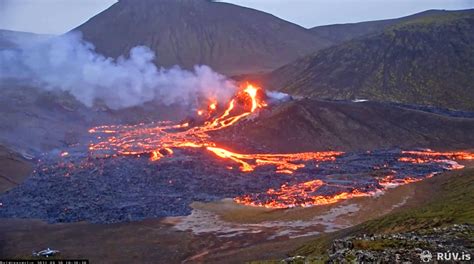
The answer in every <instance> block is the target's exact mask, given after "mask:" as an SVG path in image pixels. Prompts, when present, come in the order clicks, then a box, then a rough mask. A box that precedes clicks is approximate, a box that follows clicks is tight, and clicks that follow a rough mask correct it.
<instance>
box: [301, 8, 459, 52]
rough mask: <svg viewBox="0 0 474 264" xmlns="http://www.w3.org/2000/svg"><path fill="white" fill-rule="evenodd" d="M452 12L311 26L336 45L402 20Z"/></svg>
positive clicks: (433, 11) (432, 12) (381, 29)
mask: <svg viewBox="0 0 474 264" xmlns="http://www.w3.org/2000/svg"><path fill="white" fill-rule="evenodd" d="M450 12H453V11H444V10H427V11H424V12H421V13H417V14H413V15H410V16H406V17H401V18H395V19H385V20H376V21H367V22H359V23H347V24H334V25H326V26H318V27H314V28H311V29H310V30H311V32H313V34H315V35H316V36H318V37H320V38H324V39H327V40H330V41H331V42H332V44H333V45H335V44H340V43H342V42H345V41H348V40H351V39H355V38H358V37H362V36H365V35H370V34H377V33H382V32H383V30H384V29H386V28H388V27H389V26H392V25H395V24H397V23H400V22H404V21H409V20H412V19H417V18H422V17H427V16H434V15H443V14H446V13H450Z"/></svg>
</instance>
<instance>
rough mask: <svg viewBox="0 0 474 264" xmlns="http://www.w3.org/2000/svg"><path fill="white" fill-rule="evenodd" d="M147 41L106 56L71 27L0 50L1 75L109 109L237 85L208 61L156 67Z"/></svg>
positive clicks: (217, 93)
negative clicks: (68, 30)
mask: <svg viewBox="0 0 474 264" xmlns="http://www.w3.org/2000/svg"><path fill="white" fill-rule="evenodd" d="M154 59H155V54H154V53H153V52H152V51H151V50H150V49H149V48H148V47H145V46H137V47H134V48H132V49H131V50H130V55H129V57H128V58H125V57H119V58H117V59H111V58H106V57H104V56H103V55H100V54H98V53H96V52H95V50H94V46H93V45H92V44H91V43H88V42H86V41H84V40H83V39H82V36H81V34H80V33H69V34H66V35H62V36H59V37H53V38H50V39H48V40H43V41H39V42H36V43H33V44H28V45H27V44H25V43H21V44H20V46H19V47H18V48H15V49H7V50H1V51H0V80H1V79H5V78H13V79H19V80H22V81H24V82H28V83H30V84H33V85H35V86H37V87H41V88H44V89H48V90H52V89H60V90H63V91H68V92H70V93H71V94H72V95H74V96H75V97H76V98H77V99H78V100H80V101H81V102H82V103H84V104H85V105H87V106H92V105H93V103H94V101H95V100H98V99H99V100H103V101H104V102H105V103H106V104H107V106H109V107H110V108H112V109H118V108H124V107H130V106H135V105H140V104H142V103H144V102H147V101H152V100H158V101H160V102H162V103H164V104H172V103H181V104H184V105H193V104H194V103H195V102H196V98H213V99H216V100H218V101H224V100H227V99H228V98H229V97H230V96H231V95H232V94H233V93H234V91H235V85H234V83H232V82H231V81H229V80H228V79H226V78H225V77H224V76H222V75H220V74H218V73H216V72H214V71H212V70H211V68H209V67H208V66H195V67H194V71H186V70H183V69H180V68H179V67H178V66H175V67H173V68H171V69H163V68H160V69H158V68H157V67H156V66H155V64H154V63H153V60H154Z"/></svg>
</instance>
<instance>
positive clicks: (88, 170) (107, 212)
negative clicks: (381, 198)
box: [0, 149, 446, 223]
mask: <svg viewBox="0 0 474 264" xmlns="http://www.w3.org/2000/svg"><path fill="white" fill-rule="evenodd" d="M69 151H70V152H69V153H70V154H69V156H67V157H65V158H62V159H60V160H58V156H57V155H56V156H55V155H53V154H49V155H46V156H44V157H43V158H42V160H41V162H40V164H39V166H38V167H37V168H36V170H35V172H34V173H33V175H32V176H31V177H29V178H28V179H27V180H26V181H25V182H24V183H23V184H21V185H19V186H17V187H16V188H14V189H12V190H10V191H8V192H6V193H4V194H3V195H1V196H0V203H2V206H0V217H8V218H12V217H15V218H40V219H43V220H46V221H48V222H51V223H56V222H76V221H89V222H95V223H113V222H126V221H135V220H142V219H145V218H154V217H165V216H179V215H187V214H189V213H190V212H191V208H190V207H189V205H190V204H191V203H192V202H193V201H205V202H207V201H216V200H220V199H222V198H233V197H237V196H243V195H248V197H251V198H252V199H256V200H257V201H259V202H266V201H268V200H269V199H276V200H278V199H279V197H274V196H272V194H268V193H267V192H266V191H267V190H268V189H275V190H277V189H279V188H280V187H281V186H282V185H284V184H285V185H287V186H292V185H297V184H299V183H303V182H307V181H312V180H315V179H318V180H322V181H323V182H324V184H325V185H324V186H322V187H321V188H319V189H318V190H316V191H315V192H314V193H310V195H334V194H338V193H341V192H351V191H353V190H360V191H364V192H375V191H377V190H380V189H383V188H382V187H381V186H380V185H379V182H378V180H379V179H380V178H379V177H380V176H385V175H388V174H390V175H393V174H394V171H398V173H396V174H395V175H394V177H395V178H396V179H405V178H406V177H412V178H413V177H415V178H417V179H423V178H424V177H427V176H429V175H431V174H432V173H436V172H441V171H444V170H445V169H446V164H445V163H442V162H429V163H424V164H412V163H405V162H400V161H399V160H398V158H399V157H400V155H401V153H400V151H399V150H392V151H376V152H362V153H348V154H345V155H343V156H341V157H339V158H337V159H336V160H335V161H324V162H323V161H321V162H311V161H310V162H308V164H307V166H306V167H305V168H304V169H300V170H298V171H296V172H295V173H294V174H292V175H289V174H280V173H275V168H273V167H267V168H259V169H258V170H256V171H254V172H251V173H243V172H240V171H239V170H237V169H233V170H229V169H227V166H230V165H233V166H235V164H234V163H232V162H227V161H224V160H220V159H218V158H216V157H214V156H211V154H209V153H208V152H206V151H205V150H180V151H176V152H175V154H174V155H173V156H172V157H170V158H164V159H162V160H160V161H157V162H151V161H150V160H149V159H148V157H143V156H142V157H138V156H136V157H134V156H128V157H123V156H119V157H114V158H94V157H91V156H88V155H85V154H83V153H84V151H85V150H84V149H70V150H69ZM56 154H57V153H56ZM297 199H300V198H298V197H297Z"/></svg>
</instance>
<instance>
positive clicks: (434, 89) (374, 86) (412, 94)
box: [262, 10, 474, 110]
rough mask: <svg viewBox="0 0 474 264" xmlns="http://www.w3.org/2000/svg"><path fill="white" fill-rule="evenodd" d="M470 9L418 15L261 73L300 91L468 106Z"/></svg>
mask: <svg viewBox="0 0 474 264" xmlns="http://www.w3.org/2000/svg"><path fill="white" fill-rule="evenodd" d="M473 43H474V10H466V11H458V12H446V13H442V14H441V15H440V14H435V15H432V16H422V17H419V18H415V19H412V20H409V21H404V22H401V23H398V24H395V25H392V26H390V27H388V28H386V29H385V30H383V32H382V33H380V34H376V35H370V36H366V37H361V38H357V39H354V40H351V41H348V42H345V43H342V44H340V45H337V46H334V47H330V48H327V49H324V50H321V51H318V52H316V53H314V54H312V55H310V56H306V57H305V58H302V59H299V60H296V61H294V62H293V63H290V64H288V65H286V66H283V67H281V68H279V69H277V70H275V71H274V72H272V73H270V74H268V75H266V76H264V77H263V81H262V82H263V84H264V85H265V86H266V87H268V88H269V89H276V90H281V91H284V92H287V93H291V94H294V95H301V96H309V97H318V98H331V99H355V98H365V99H371V100H378V101H395V102H403V103H412V104H422V105H433V106H439V107H447V108H455V109H464V110H474V86H473V84H474V74H472V73H473V72H474V45H473Z"/></svg>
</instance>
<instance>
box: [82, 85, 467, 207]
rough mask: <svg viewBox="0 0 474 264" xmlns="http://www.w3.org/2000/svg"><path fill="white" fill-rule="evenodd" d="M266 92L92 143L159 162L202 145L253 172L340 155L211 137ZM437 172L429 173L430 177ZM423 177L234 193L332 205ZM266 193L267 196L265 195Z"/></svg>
mask: <svg viewBox="0 0 474 264" xmlns="http://www.w3.org/2000/svg"><path fill="white" fill-rule="evenodd" d="M266 106H267V104H266V103H265V101H264V92H263V90H262V89H261V88H259V87H256V86H253V85H251V84H248V85H247V86H246V87H243V88H242V89H241V90H240V91H239V92H238V93H237V94H236V95H235V97H234V98H233V99H232V100H231V101H230V102H229V103H228V105H226V106H225V107H224V106H220V105H218V103H217V101H216V100H210V102H209V104H208V105H207V106H206V107H204V108H203V109H199V110H197V113H196V114H197V120H201V122H196V120H194V121H190V122H183V123H179V124H173V123H171V122H158V123H154V124H148V125H146V124H139V125H136V126H100V127H95V128H92V129H91V130H90V131H89V132H90V133H93V134H96V135H97V139H99V142H97V143H93V144H91V145H90V146H89V150H90V151H91V152H92V153H93V154H94V155H96V156H102V157H113V156H118V155H143V154H147V155H150V160H151V161H158V160H160V159H162V158H164V157H166V156H169V155H173V153H174V152H175V151H174V150H176V149H184V148H199V149H203V150H206V151H209V152H210V153H212V154H213V155H215V156H216V157H218V158H221V159H224V160H227V161H229V162H231V163H234V164H235V165H237V166H230V167H229V168H230V169H234V168H238V169H239V170H240V171H241V172H252V171H254V170H256V169H257V168H259V167H263V166H265V167H268V166H273V167H274V172H275V173H280V174H293V173H295V172H296V171H297V170H300V169H302V168H304V167H305V166H306V164H307V163H308V162H316V163H317V162H322V161H332V160H336V159H337V158H338V157H339V156H341V155H343V154H344V153H342V152H336V151H327V152H305V153H293V154H243V153H237V152H233V151H231V150H229V149H226V148H224V147H222V146H219V145H218V144H216V143H215V142H213V141H212V138H211V136H210V134H209V132H212V131H217V130H221V129H224V128H227V127H230V126H232V125H234V124H236V123H237V122H239V121H241V120H243V119H245V118H246V117H248V116H250V115H251V114H253V113H255V112H257V111H258V110H259V109H261V108H263V107H266ZM402 154H403V155H404V156H403V157H400V158H399V161H400V162H407V163H428V162H440V163H445V164H446V166H445V168H446V169H459V168H462V166H461V165H459V164H458V163H456V162H455V161H454V160H456V159H473V158H474V155H472V154H470V153H466V152H459V153H439V152H432V151H430V150H425V151H406V152H403V153H402ZM429 176H432V175H431V174H430V175H426V177H429ZM418 180H420V178H411V177H409V176H406V177H404V178H399V177H398V178H397V177H394V176H393V175H386V176H385V177H381V178H380V179H379V185H378V187H377V188H376V189H375V190H374V189H373V188H372V189H370V190H369V189H367V190H365V189H353V190H348V191H345V192H339V193H334V194H332V195H321V194H319V193H318V190H319V189H320V188H322V187H323V186H325V183H324V182H323V181H321V180H311V181H307V182H302V183H299V184H294V185H282V186H281V187H280V188H279V189H278V190H274V189H270V190H268V191H267V192H266V193H264V194H249V195H243V196H241V197H237V198H235V201H236V202H238V203H242V204H247V205H254V206H264V207H272V208H287V207H293V206H309V205H321V204H330V203H334V202H337V201H340V200H344V199H349V198H353V197H360V196H370V195H373V194H374V193H376V192H378V191H381V190H383V189H385V188H389V187H391V186H396V185H400V184H405V183H410V182H415V181H418ZM263 196H264V197H263Z"/></svg>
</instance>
